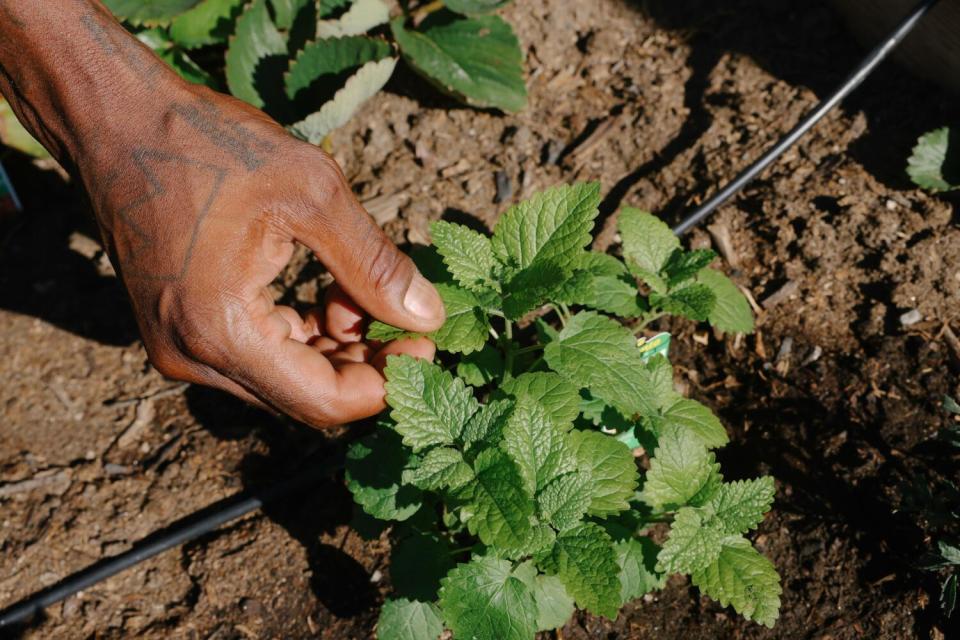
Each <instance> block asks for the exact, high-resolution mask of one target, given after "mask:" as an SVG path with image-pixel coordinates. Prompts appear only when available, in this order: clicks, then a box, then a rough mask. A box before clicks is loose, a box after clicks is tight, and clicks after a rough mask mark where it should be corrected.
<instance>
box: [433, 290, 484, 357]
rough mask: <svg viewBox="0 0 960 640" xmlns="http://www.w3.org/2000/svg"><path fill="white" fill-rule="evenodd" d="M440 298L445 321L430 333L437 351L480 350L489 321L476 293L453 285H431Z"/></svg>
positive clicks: (464, 351) (464, 352)
mask: <svg viewBox="0 0 960 640" xmlns="http://www.w3.org/2000/svg"><path fill="white" fill-rule="evenodd" d="M434 286H435V287H436V289H437V293H439V294H440V297H441V298H442V299H443V306H444V308H446V310H447V320H446V322H444V323H443V326H442V327H440V328H439V329H437V330H436V331H434V332H433V333H431V334H429V336H430V338H431V339H432V340H433V341H434V342H435V343H437V348H438V349H440V350H442V351H449V352H451V353H463V354H469V353H473V352H474V351H480V350H481V349H482V348H483V346H484V345H485V344H486V343H487V338H488V337H489V336H490V318H488V317H487V314H486V311H485V310H484V308H485V305H484V303H483V301H482V300H481V299H480V298H479V297H478V296H477V294H475V293H473V292H472V291H468V290H466V289H461V288H460V287H458V286H456V285H451V284H437V285H434Z"/></svg>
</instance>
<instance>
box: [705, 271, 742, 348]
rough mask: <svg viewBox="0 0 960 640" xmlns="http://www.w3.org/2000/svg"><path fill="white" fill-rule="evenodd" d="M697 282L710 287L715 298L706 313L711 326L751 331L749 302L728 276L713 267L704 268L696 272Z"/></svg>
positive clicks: (735, 331) (727, 329) (725, 329)
mask: <svg viewBox="0 0 960 640" xmlns="http://www.w3.org/2000/svg"><path fill="white" fill-rule="evenodd" d="M697 282H699V283H700V284H702V285H703V286H705V287H707V288H708V289H710V291H712V292H713V295H714V297H715V298H716V300H717V301H716V303H715V304H714V305H713V309H712V310H711V311H710V313H709V314H708V315H707V320H708V321H709V322H710V324H711V325H712V326H713V327H715V328H717V329H719V330H720V331H729V332H730V333H753V311H751V310H750V303H749V302H747V298H746V296H744V295H743V293H741V292H740V290H739V289H738V288H737V285H735V284H733V281H732V280H730V278H728V277H727V276H725V275H724V274H722V273H721V272H719V271H717V270H715V269H704V270H702V271H701V272H700V273H699V274H697Z"/></svg>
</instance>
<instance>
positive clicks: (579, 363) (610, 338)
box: [544, 311, 657, 417]
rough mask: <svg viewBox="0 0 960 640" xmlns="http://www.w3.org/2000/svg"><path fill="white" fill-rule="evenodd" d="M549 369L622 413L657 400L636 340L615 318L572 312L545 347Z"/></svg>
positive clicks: (649, 409)
mask: <svg viewBox="0 0 960 640" xmlns="http://www.w3.org/2000/svg"><path fill="white" fill-rule="evenodd" d="M544 357H545V358H546V361H547V364H548V365H550V368H551V369H553V370H554V371H556V372H557V373H559V374H560V375H561V376H563V377H564V378H566V379H567V380H568V381H570V382H571V383H573V384H574V385H576V386H578V387H586V388H587V389H589V390H590V394H591V395H592V396H594V397H595V398H600V399H602V400H604V401H606V402H607V403H608V404H610V405H611V406H614V407H616V408H617V409H618V410H619V411H620V412H621V413H623V414H624V416H628V417H629V416H633V415H634V414H637V413H641V414H650V413H654V411H655V408H656V406H657V398H656V397H655V395H654V390H653V385H652V382H651V380H650V374H649V372H648V371H647V370H646V368H645V367H644V365H643V359H642V358H641V356H640V351H639V350H638V349H637V344H636V339H635V338H634V336H633V334H632V333H631V332H630V330H629V329H627V328H626V327H624V326H622V325H621V324H619V323H618V322H616V321H615V320H612V319H610V318H608V317H605V316H602V315H599V314H597V313H594V312H590V311H585V312H581V313H578V314H577V315H575V316H574V317H573V318H572V319H571V320H570V321H569V322H567V326H566V327H564V329H563V331H561V332H560V336H559V338H558V339H557V340H555V341H553V342H551V343H550V344H548V345H547V346H546V348H545V349H544Z"/></svg>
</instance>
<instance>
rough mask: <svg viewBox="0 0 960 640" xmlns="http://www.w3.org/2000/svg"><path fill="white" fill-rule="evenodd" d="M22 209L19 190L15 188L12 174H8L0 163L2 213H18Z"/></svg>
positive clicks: (0, 212)
mask: <svg viewBox="0 0 960 640" xmlns="http://www.w3.org/2000/svg"><path fill="white" fill-rule="evenodd" d="M22 210H23V207H22V206H21V204H20V198H18V197H17V192H16V191H14V190H13V183H12V182H10V176H8V175H7V172H6V171H4V169H3V165H2V164H0V215H3V214H7V213H17V212H19V211H22Z"/></svg>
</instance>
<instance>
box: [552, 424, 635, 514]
mask: <svg viewBox="0 0 960 640" xmlns="http://www.w3.org/2000/svg"><path fill="white" fill-rule="evenodd" d="M568 440H569V442H570V446H571V447H572V449H573V452H574V456H575V457H576V460H577V464H578V465H579V467H580V469H581V470H583V471H585V472H587V473H589V474H590V489H589V493H590V507H589V509H588V513H590V514H591V515H595V516H600V517H605V516H608V515H613V514H616V513H620V512H621V511H626V510H627V509H629V508H630V499H631V498H633V493H634V491H635V490H636V488H637V482H638V479H639V474H638V473H637V463H636V462H635V461H634V459H633V452H632V451H630V449H629V448H628V447H627V445H625V444H623V443H622V442H620V441H618V440H616V439H614V438H611V437H610V436H607V435H604V434H602V433H600V432H599V431H573V432H571V433H570V435H569V436H568Z"/></svg>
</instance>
